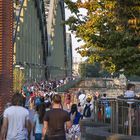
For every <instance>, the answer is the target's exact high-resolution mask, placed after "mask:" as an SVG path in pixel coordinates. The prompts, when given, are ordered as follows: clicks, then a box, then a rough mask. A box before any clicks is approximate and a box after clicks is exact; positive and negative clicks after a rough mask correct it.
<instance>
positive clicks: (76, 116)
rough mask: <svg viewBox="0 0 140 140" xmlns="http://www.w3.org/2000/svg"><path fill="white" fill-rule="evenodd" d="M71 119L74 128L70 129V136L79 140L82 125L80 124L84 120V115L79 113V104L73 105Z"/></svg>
mask: <svg viewBox="0 0 140 140" xmlns="http://www.w3.org/2000/svg"><path fill="white" fill-rule="evenodd" d="M70 118H71V122H72V127H71V128H70V129H69V133H68V135H69V136H70V138H72V139H74V140H78V139H79V137H80V125H79V122H80V120H81V119H82V115H81V113H80V112H78V109H77V104H72V106H71V111H70Z"/></svg>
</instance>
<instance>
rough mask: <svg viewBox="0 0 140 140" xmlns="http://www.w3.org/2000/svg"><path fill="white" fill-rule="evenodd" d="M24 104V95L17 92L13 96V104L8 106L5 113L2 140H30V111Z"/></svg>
mask: <svg viewBox="0 0 140 140" xmlns="http://www.w3.org/2000/svg"><path fill="white" fill-rule="evenodd" d="M22 106H23V97H22V95H21V94H19V93H15V94H14V95H13V97H12V106H10V107H8V108H7V109H6V110H5V111H4V114H3V124H2V128H1V140H27V139H28V140H30V132H31V123H30V120H29V111H28V110H27V109H26V108H24V107H22ZM27 131H28V136H27Z"/></svg>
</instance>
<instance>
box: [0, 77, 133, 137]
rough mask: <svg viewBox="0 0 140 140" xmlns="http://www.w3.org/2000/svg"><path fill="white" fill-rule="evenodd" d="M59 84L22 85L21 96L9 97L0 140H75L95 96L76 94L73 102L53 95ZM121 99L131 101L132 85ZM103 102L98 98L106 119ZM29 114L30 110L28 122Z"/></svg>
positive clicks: (91, 107)
mask: <svg viewBox="0 0 140 140" xmlns="http://www.w3.org/2000/svg"><path fill="white" fill-rule="evenodd" d="M63 84H65V82H64V80H61V81H50V82H44V81H43V82H40V83H35V84H32V85H27V84H25V85H24V86H23V88H22V90H21V92H18V93H15V94H13V97H12V101H11V103H8V104H7V105H6V107H5V110H4V113H3V123H2V128H1V135H0V140H33V139H35V140H66V138H67V139H68V140H79V139H80V121H81V120H82V119H89V118H91V117H92V115H93V109H94V107H93V100H97V98H99V93H96V94H95V96H93V95H88V94H86V93H84V91H79V92H77V94H76V95H77V96H76V95H75V96H76V97H75V98H76V102H73V101H72V96H73V94H72V93H69V92H67V93H65V94H64V95H61V94H58V93H57V92H56V91H55V89H56V88H57V87H58V86H61V85H63ZM124 95H125V96H127V97H128V96H129V97H130V96H132V97H134V85H133V84H128V86H127V91H126V92H125V94H124ZM106 98H107V97H106V94H104V95H103V97H101V99H102V100H103V101H102V104H104V105H105V106H106V109H108V110H107V111H106V112H107V116H108V118H110V114H111V109H110V108H109V107H110V106H108V104H107V102H106V100H105V99H106ZM30 110H34V113H33V119H32V120H31V118H30ZM99 112H100V111H99Z"/></svg>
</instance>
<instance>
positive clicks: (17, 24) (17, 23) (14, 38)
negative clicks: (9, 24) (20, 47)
mask: <svg viewBox="0 0 140 140" xmlns="http://www.w3.org/2000/svg"><path fill="white" fill-rule="evenodd" d="M24 1H25V0H23V1H22V3H21V7H20V10H19V15H18V19H17V22H16V28H15V32H14V33H15V34H14V37H13V43H15V40H16V36H17V29H18V26H19V21H20V14H21V11H22V8H23V4H24Z"/></svg>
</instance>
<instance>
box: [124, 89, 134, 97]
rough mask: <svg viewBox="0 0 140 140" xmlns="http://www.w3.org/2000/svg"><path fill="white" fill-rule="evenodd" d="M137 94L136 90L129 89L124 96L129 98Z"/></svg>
mask: <svg viewBox="0 0 140 140" xmlns="http://www.w3.org/2000/svg"><path fill="white" fill-rule="evenodd" d="M134 96H135V93H134V91H132V90H127V91H126V92H125V93H124V97H127V98H129V97H130V98H133V97H134Z"/></svg>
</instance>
